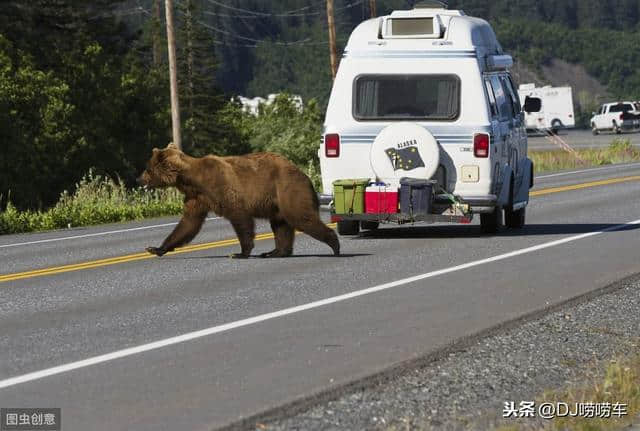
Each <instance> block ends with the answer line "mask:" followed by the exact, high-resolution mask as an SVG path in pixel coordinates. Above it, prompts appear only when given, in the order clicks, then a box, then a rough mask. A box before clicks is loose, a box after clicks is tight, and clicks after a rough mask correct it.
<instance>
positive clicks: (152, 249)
mask: <svg viewBox="0 0 640 431" xmlns="http://www.w3.org/2000/svg"><path fill="white" fill-rule="evenodd" d="M146 250H147V252H149V253H151V254H155V255H156V256H158V257H161V256H163V255H164V254H165V253H166V251H164V250H163V249H161V248H158V247H147V248H146Z"/></svg>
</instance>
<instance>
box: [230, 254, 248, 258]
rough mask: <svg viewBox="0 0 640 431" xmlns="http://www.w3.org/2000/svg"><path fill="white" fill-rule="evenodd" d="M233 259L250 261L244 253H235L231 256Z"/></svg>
mask: <svg viewBox="0 0 640 431" xmlns="http://www.w3.org/2000/svg"><path fill="white" fill-rule="evenodd" d="M229 257H230V258H231V259H249V256H248V255H246V254H242V253H233V254H231V255H229Z"/></svg>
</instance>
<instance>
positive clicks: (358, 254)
mask: <svg viewBox="0 0 640 431" xmlns="http://www.w3.org/2000/svg"><path fill="white" fill-rule="evenodd" d="M364 256H371V254H370V253H344V254H341V255H340V256H335V255H333V254H330V253H327V254H294V255H293V256H289V257H268V258H265V257H260V256H259V255H257V254H256V255H251V256H249V258H248V259H237V258H236V259H231V258H230V257H229V255H228V254H225V255H218V256H164V257H163V259H171V260H200V259H229V260H237V261H239V262H242V261H243V260H253V259H256V260H265V261H267V260H284V259H286V260H294V259H303V258H310V257H327V258H329V257H330V258H334V259H343V258H352V257H364Z"/></svg>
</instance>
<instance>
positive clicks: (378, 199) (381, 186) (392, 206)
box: [364, 183, 398, 214]
mask: <svg viewBox="0 0 640 431" xmlns="http://www.w3.org/2000/svg"><path fill="white" fill-rule="evenodd" d="M364 207H365V213H367V214H396V213H397V212H398V189H397V188H392V187H391V186H390V185H389V184H385V183H372V184H370V185H369V187H367V188H366V190H365V193H364Z"/></svg>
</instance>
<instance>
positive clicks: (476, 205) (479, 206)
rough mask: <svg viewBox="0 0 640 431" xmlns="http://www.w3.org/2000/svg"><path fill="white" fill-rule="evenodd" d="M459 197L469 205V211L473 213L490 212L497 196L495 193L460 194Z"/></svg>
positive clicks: (496, 202) (496, 200) (495, 204)
mask: <svg viewBox="0 0 640 431" xmlns="http://www.w3.org/2000/svg"><path fill="white" fill-rule="evenodd" d="M460 199H461V200H462V201H463V202H464V203H465V204H467V205H469V206H470V207H471V212H474V213H492V212H493V211H494V210H495V208H496V206H497V204H498V197H497V196H496V195H487V196H460Z"/></svg>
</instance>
